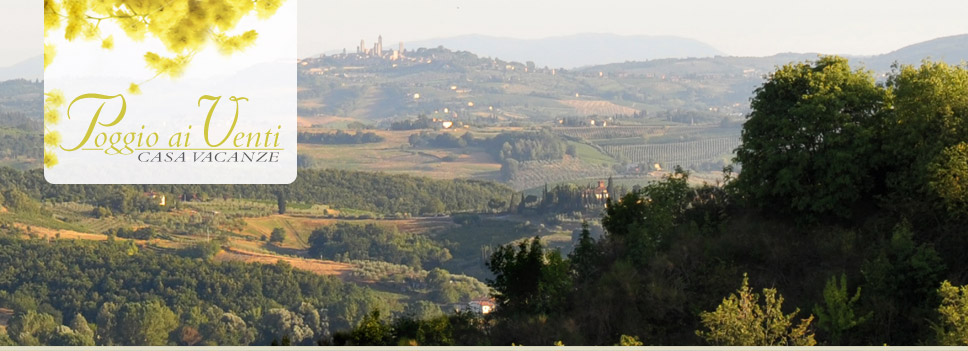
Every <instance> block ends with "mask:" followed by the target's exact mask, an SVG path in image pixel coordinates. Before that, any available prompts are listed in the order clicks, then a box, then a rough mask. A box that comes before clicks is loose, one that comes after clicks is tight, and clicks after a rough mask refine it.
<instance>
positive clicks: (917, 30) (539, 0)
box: [0, 0, 968, 66]
mask: <svg viewBox="0 0 968 351" xmlns="http://www.w3.org/2000/svg"><path fill="white" fill-rule="evenodd" d="M289 1H294V0H289ZM42 3H43V2H42V1H41V0H0V6H2V8H0V30H2V31H0V35H2V40H3V45H2V47H3V48H2V51H0V66H6V65H9V64H11V63H14V62H18V61H20V60H23V59H26V58H28V57H30V56H31V55H35V54H40V52H41V42H42V39H41V38H42V25H41V21H42V15H43V13H42V10H41V8H42ZM299 9H300V10H299V12H300V13H299V29H300V34H299V54H300V56H308V55H312V54H315V53H319V52H321V51H326V50H337V49H342V48H344V47H345V48H346V49H348V50H355V48H356V45H358V44H359V41H360V39H361V38H362V39H366V41H367V42H368V43H372V41H373V40H374V39H375V38H376V36H377V35H379V34H382V35H383V38H384V41H385V42H388V43H396V42H399V41H401V40H402V41H414V40H422V39H431V38H438V37H448V36H454V35H460V34H486V35H493V36H503V37H514V38H542V37H549V36H558V35H568V34H575V33H615V34H625V35H631V34H640V35H676V36H682V37H688V38H693V39H698V40H700V41H703V42H706V43H708V44H710V45H712V46H714V47H716V48H717V49H719V50H722V51H724V52H726V53H727V54H730V55H743V56H760V55H771V54H775V53H778V52H790V51H795V52H822V53H834V54H857V55H869V54H878V53H884V52H887V51H891V50H894V49H897V48H900V47H902V46H905V45H908V44H912V43H916V42H920V41H924V40H928V39H933V38H936V37H941V36H948V35H954V34H963V33H968V21H966V20H965V18H964V16H965V14H966V13H968V2H966V1H964V0H919V1H910V0H905V1H900V0H880V1H852V0H813V1H787V0H739V1H722V0H720V1H711V0H706V1H699V0H666V1H650V0H593V1H589V0H300V1H299Z"/></svg>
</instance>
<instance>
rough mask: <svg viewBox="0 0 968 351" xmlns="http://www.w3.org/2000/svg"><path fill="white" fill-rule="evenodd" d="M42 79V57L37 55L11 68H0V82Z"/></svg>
mask: <svg viewBox="0 0 968 351" xmlns="http://www.w3.org/2000/svg"><path fill="white" fill-rule="evenodd" d="M18 78H22V79H31V80H33V79H44V55H37V56H34V57H31V58H29V59H26V60H24V61H21V62H20V63H17V64H14V65H12V66H7V67H0V81H4V80H10V79H18Z"/></svg>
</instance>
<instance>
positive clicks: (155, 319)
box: [117, 301, 178, 345]
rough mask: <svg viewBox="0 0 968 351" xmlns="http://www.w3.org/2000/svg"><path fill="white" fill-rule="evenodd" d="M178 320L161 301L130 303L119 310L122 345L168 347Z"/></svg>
mask: <svg viewBox="0 0 968 351" xmlns="http://www.w3.org/2000/svg"><path fill="white" fill-rule="evenodd" d="M176 327H178V318H177V316H176V315H175V312H172V311H171V309H169V308H168V306H165V304H164V303H162V302H161V301H151V302H128V303H125V304H124V305H121V308H120V310H118V326H117V328H118V329H119V330H120V333H119V336H120V338H121V341H120V343H122V344H124V345H167V344H168V337H169V334H170V333H171V332H172V331H173V330H175V328H176Z"/></svg>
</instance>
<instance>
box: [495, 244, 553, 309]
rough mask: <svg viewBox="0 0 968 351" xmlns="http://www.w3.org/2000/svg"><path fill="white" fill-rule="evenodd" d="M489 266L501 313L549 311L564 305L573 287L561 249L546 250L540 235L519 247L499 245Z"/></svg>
mask: <svg viewBox="0 0 968 351" xmlns="http://www.w3.org/2000/svg"><path fill="white" fill-rule="evenodd" d="M487 266H488V268H489V269H490V270H491V272H492V273H494V279H493V280H489V285H491V286H492V287H493V288H494V290H495V294H494V297H495V299H497V302H498V311H499V313H504V311H507V312H509V313H515V314H531V315H538V314H550V313H553V312H555V311H557V310H559V309H560V308H562V307H563V306H564V298H565V296H566V293H567V291H568V290H569V289H570V286H571V280H570V279H569V275H568V263H567V261H565V260H563V259H562V257H561V254H560V253H559V252H558V251H552V252H546V251H545V248H544V246H543V245H542V244H541V239H540V238H538V237H534V238H533V239H531V240H523V241H521V242H520V243H519V244H518V245H517V246H516V247H515V246H514V245H510V244H509V245H504V246H501V247H499V248H498V249H497V250H496V251H495V252H494V254H493V255H491V259H490V261H488V263H487Z"/></svg>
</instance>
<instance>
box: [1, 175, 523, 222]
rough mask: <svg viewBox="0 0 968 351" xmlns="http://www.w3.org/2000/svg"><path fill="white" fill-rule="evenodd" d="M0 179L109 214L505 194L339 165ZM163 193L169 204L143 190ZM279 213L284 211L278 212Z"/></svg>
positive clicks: (456, 208) (391, 205)
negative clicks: (241, 203) (193, 180)
mask: <svg viewBox="0 0 968 351" xmlns="http://www.w3.org/2000/svg"><path fill="white" fill-rule="evenodd" d="M0 184H2V186H3V188H5V189H13V190H16V191H18V192H21V193H24V194H27V195H29V196H30V197H31V198H33V199H36V200H39V201H56V202H70V201H74V202H80V203H88V204H92V205H95V206H99V207H105V208H108V209H110V210H111V211H112V212H113V213H116V214H123V213H131V212H144V211H157V210H162V209H164V208H171V207H172V206H177V203H178V201H183V200H190V201H194V200H204V199H213V198H243V199H253V200H266V201H278V202H279V204H280V206H279V207H280V210H284V209H285V203H286V202H290V201H291V202H300V203H314V204H327V205H330V206H332V207H335V208H338V209H355V210H362V211H371V212H375V213H379V214H384V215H405V214H409V215H436V214H445V213H452V212H467V211H474V212H499V211H503V210H504V208H495V207H493V206H492V205H494V204H495V201H492V200H503V199H508V198H510V197H511V194H512V193H513V190H511V188H508V187H507V186H504V185H500V184H497V183H493V182H488V181H478V180H464V179H455V180H435V179H430V178H424V177H414V176H409V175H391V174H384V173H367V172H356V171H344V170H333V169H327V170H300V171H299V173H298V177H297V178H296V181H295V182H293V183H292V184H286V185H264V184H261V185H260V184H256V185H239V184H237V185H195V184H192V185H83V184H73V185H57V184H50V183H47V181H46V180H44V176H43V171H42V170H39V169H37V170H29V171H18V170H14V169H11V168H0ZM150 193H158V194H166V195H167V199H168V200H169V201H170V203H171V204H170V205H167V206H166V207H161V206H159V201H158V200H157V199H153V198H151V197H150V196H146V194H150ZM282 212H284V211H282Z"/></svg>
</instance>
